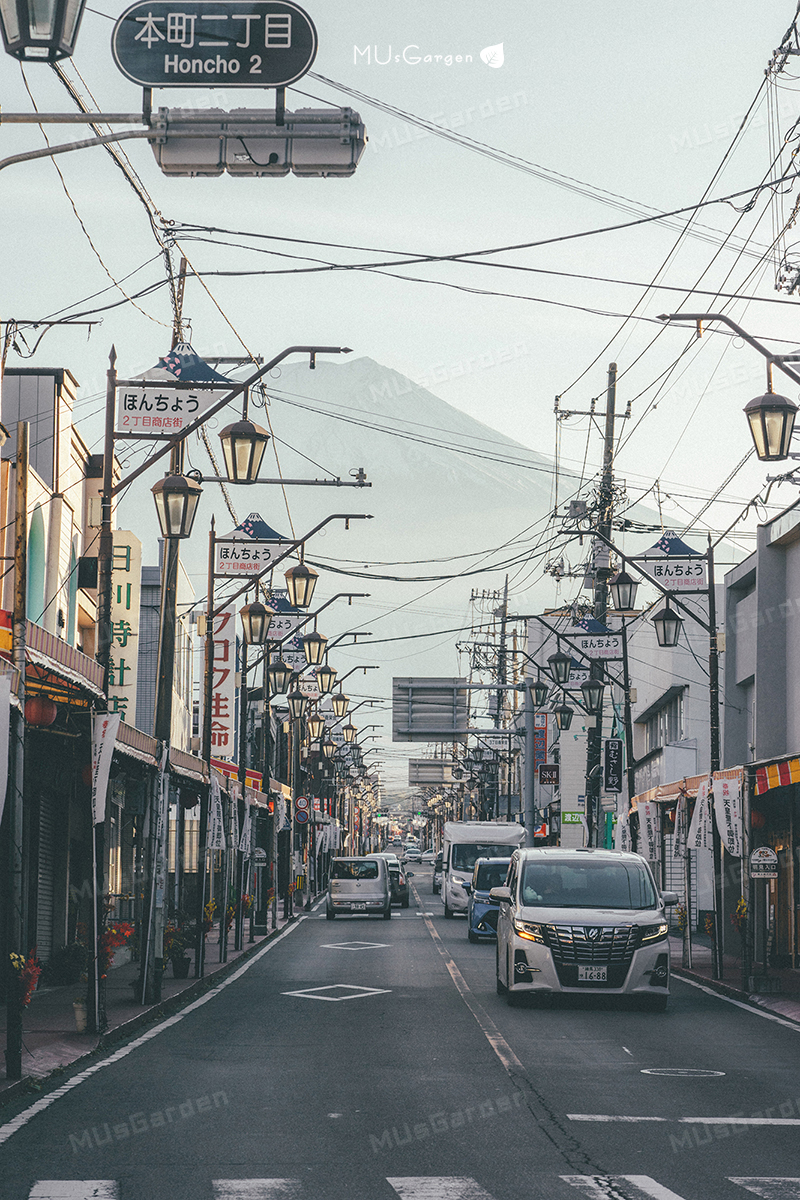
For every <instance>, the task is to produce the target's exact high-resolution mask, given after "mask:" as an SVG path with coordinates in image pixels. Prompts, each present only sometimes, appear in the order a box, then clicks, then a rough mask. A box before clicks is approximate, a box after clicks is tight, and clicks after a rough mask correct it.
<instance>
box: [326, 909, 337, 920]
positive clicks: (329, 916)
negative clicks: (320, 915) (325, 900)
mask: <svg viewBox="0 0 800 1200" xmlns="http://www.w3.org/2000/svg"><path fill="white" fill-rule="evenodd" d="M335 916H336V913H335V912H334V911H333V909H332V908H326V909H325V919H326V921H332V920H333V918H334V917H335Z"/></svg>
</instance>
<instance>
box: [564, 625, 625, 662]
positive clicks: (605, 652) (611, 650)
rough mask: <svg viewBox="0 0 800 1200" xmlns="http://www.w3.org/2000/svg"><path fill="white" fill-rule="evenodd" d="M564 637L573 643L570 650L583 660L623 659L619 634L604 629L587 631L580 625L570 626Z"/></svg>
mask: <svg viewBox="0 0 800 1200" xmlns="http://www.w3.org/2000/svg"><path fill="white" fill-rule="evenodd" d="M596 624H598V625H599V624H600V622H599V621H598V622H596ZM564 636H565V637H567V638H569V639H570V642H571V643H572V645H571V646H570V647H569V648H570V649H571V650H575V651H577V652H578V653H579V654H581V655H582V657H583V658H622V638H621V637H620V636H619V634H617V633H609V631H608V630H602V629H599V630H592V631H587V630H586V629H583V628H582V627H581V626H580V625H570V626H569V628H568V629H565V630H564Z"/></svg>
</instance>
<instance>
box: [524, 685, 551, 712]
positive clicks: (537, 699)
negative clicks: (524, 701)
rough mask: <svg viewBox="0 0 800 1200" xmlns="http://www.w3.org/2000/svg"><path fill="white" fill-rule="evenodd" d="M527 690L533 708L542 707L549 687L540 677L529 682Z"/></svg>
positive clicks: (545, 701) (548, 692)
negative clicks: (533, 681)
mask: <svg viewBox="0 0 800 1200" xmlns="http://www.w3.org/2000/svg"><path fill="white" fill-rule="evenodd" d="M528 690H529V691H530V694H531V703H532V704H533V707H534V708H542V707H543V706H544V705H545V704H546V703H547V697H548V695H549V694H550V688H549V686H548V684H546V683H543V682H542V680H541V679H537V680H536V682H535V683H529V684H528Z"/></svg>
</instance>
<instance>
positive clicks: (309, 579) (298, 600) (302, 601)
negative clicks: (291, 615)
mask: <svg viewBox="0 0 800 1200" xmlns="http://www.w3.org/2000/svg"><path fill="white" fill-rule="evenodd" d="M284 578H285V580H286V587H287V588H288V590H289V603H290V604H291V605H292V607H293V608H308V606H309V604H310V603H311V597H312V596H313V595H314V588H315V587H316V586H317V580H318V579H319V573H318V572H317V571H315V570H314V568H313V567H307V566H306V564H305V563H304V562H300V563H297V564H296V565H295V566H293V567H289V570H288V571H287V572H286V573H285V575H284Z"/></svg>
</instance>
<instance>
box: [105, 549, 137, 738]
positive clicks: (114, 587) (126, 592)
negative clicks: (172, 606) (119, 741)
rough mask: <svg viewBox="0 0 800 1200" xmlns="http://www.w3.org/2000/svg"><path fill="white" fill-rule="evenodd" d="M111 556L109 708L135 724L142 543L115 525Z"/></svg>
mask: <svg viewBox="0 0 800 1200" xmlns="http://www.w3.org/2000/svg"><path fill="white" fill-rule="evenodd" d="M113 538H114V549H113V555H112V558H111V661H110V664H109V676H108V711H109V712H112V713H119V715H120V718H121V719H122V720H123V721H125V722H126V723H127V724H129V725H135V724H136V685H137V681H138V676H139V613H140V609H141V595H142V543H141V542H140V541H139V539H138V537H137V536H136V534H135V533H132V532H131V531H130V530H129V529H115V530H114V532H113Z"/></svg>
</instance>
